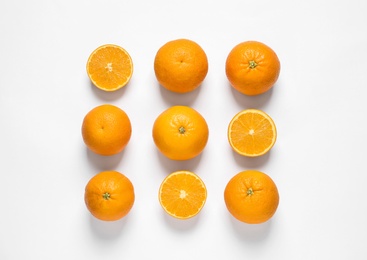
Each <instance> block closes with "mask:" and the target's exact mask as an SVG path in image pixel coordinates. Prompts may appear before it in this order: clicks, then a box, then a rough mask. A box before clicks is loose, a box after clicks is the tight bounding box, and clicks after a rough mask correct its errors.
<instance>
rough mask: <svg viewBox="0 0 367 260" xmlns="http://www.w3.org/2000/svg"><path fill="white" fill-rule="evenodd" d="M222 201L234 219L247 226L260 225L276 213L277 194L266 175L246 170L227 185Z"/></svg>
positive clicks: (275, 187)
mask: <svg viewBox="0 0 367 260" xmlns="http://www.w3.org/2000/svg"><path fill="white" fill-rule="evenodd" d="M224 201H225V203H226V206H227V209H228V211H229V212H230V213H231V214H232V215H233V216H234V217H235V218H236V219H238V220H240V221H242V222H245V223H248V224H260V223H263V222H266V221H267V220H269V219H270V218H271V217H272V216H273V215H274V213H275V212H276V210H277V208H278V204H279V193H278V189H277V186H276V185H275V183H274V181H273V180H272V179H271V178H270V177H269V176H268V175H267V174H265V173H263V172H260V171H256V170H246V171H242V172H240V173H238V174H236V175H235V176H234V177H233V178H232V179H231V180H230V181H229V182H228V183H227V186H226V188H225V191H224Z"/></svg>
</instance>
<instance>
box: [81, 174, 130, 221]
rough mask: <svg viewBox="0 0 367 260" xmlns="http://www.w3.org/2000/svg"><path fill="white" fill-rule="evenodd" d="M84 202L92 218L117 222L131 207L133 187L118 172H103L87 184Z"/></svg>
mask: <svg viewBox="0 0 367 260" xmlns="http://www.w3.org/2000/svg"><path fill="white" fill-rule="evenodd" d="M84 201H85V204H86V206H87V208H88V210H89V211H90V213H91V214H92V215H93V216H94V217H96V218H98V219H100V220H104V221H114V220H118V219H121V218H123V217H124V216H126V215H127V214H128V213H129V211H130V210H131V208H132V207H133V204H134V201H135V194H134V186H133V184H132V183H131V181H130V180H129V179H128V178H127V177H126V176H125V175H123V174H122V173H120V172H117V171H103V172H100V173H98V174H97V175H95V176H94V177H92V178H91V179H90V180H89V182H88V183H87V185H86V187H85V193H84Z"/></svg>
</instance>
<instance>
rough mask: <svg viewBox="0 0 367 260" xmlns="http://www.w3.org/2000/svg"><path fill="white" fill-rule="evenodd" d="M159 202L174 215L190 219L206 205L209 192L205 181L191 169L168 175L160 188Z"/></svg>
mask: <svg viewBox="0 0 367 260" xmlns="http://www.w3.org/2000/svg"><path fill="white" fill-rule="evenodd" d="M158 196H159V202H160V204H161V206H162V208H163V209H164V210H165V211H166V212H167V213H168V214H169V215H171V216H172V217H175V218H178V219H188V218H191V217H194V216H195V215H197V214H198V213H199V212H200V211H201V209H202V208H203V207H204V204H205V201H206V197H207V192H206V187H205V184H204V182H203V181H202V180H201V179H200V178H199V176H197V175H196V174H195V173H193V172H190V171H176V172H173V173H171V174H170V175H168V176H167V177H166V178H165V179H164V180H163V182H162V184H161V186H160V188H159V194H158Z"/></svg>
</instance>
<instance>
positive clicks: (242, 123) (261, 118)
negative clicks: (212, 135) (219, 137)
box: [228, 109, 277, 157]
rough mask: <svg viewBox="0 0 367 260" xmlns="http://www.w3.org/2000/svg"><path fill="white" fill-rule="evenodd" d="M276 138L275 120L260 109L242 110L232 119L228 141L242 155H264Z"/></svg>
mask: <svg viewBox="0 0 367 260" xmlns="http://www.w3.org/2000/svg"><path fill="white" fill-rule="evenodd" d="M276 138H277V130H276V127H275V124H274V121H273V119H272V118H271V117H270V116H269V115H268V114H266V113H265V112H264V111H261V110H258V109H245V110H242V111H241V112H239V113H237V114H236V115H235V116H234V117H233V118H232V120H231V122H230V123H229V126H228V141H229V143H230V145H231V147H232V148H233V150H234V151H236V152H237V153H238V154H240V155H244V156H248V157H256V156H261V155H264V154H266V153H267V152H268V151H269V150H270V149H271V148H272V147H273V145H274V144H275V141H276Z"/></svg>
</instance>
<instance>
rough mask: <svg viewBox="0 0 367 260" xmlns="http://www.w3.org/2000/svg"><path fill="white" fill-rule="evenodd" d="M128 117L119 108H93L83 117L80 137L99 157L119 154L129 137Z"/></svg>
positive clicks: (103, 106) (107, 106) (110, 106)
mask: <svg viewBox="0 0 367 260" xmlns="http://www.w3.org/2000/svg"><path fill="white" fill-rule="evenodd" d="M131 132H132V129H131V123H130V119H129V117H128V115H127V114H126V113H125V112H124V111H123V110H122V109H120V108H118V107H116V106H114V105H110V104H105V105H101V106H97V107H95V108H93V109H92V110H91V111H89V112H88V113H87V115H86V116H85V117H84V120H83V124H82V136H83V140H84V143H85V144H86V146H87V147H88V148H89V149H90V150H92V151H93V152H95V153H97V154H100V155H114V154H117V153H119V152H121V151H122V150H123V149H124V148H125V146H126V145H127V144H128V142H129V140H130V137H131Z"/></svg>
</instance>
